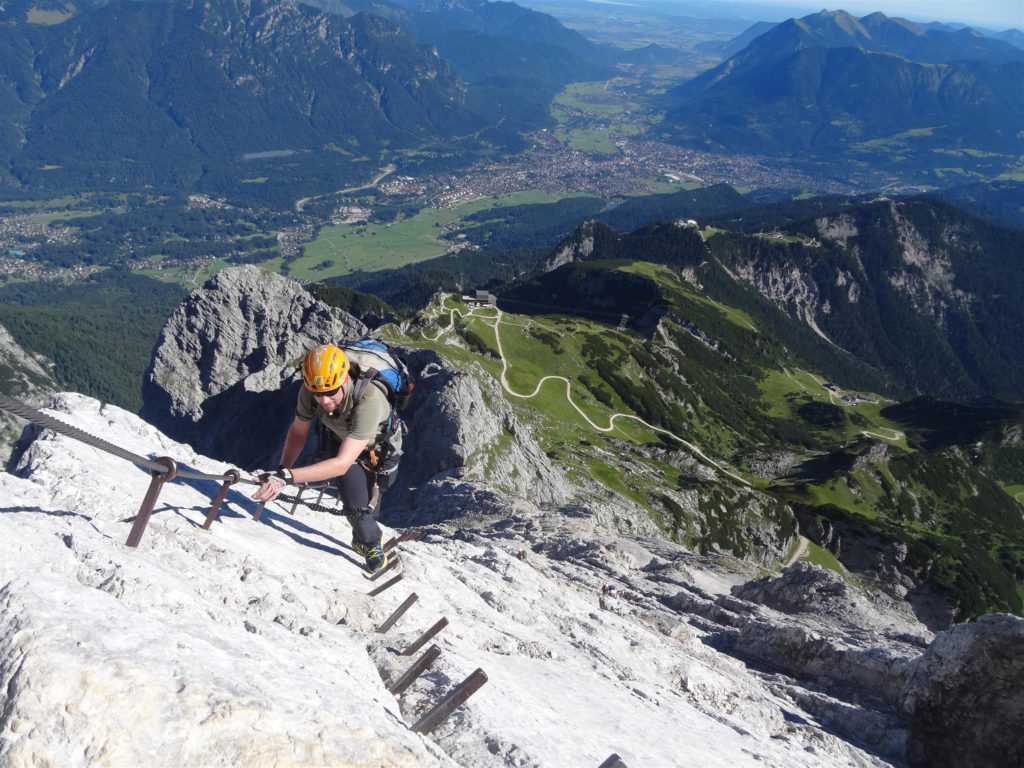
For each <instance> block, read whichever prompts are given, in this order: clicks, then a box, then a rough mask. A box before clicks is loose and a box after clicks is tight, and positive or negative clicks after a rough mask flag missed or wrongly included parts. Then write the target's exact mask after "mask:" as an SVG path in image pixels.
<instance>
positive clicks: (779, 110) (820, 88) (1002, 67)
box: [666, 12, 1024, 183]
mask: <svg viewBox="0 0 1024 768" xmlns="http://www.w3.org/2000/svg"><path fill="white" fill-rule="evenodd" d="M1022 78H1024V51H1022V50H1021V49H1019V48H1016V47H1014V46H1012V45H1010V44H1009V43H1006V42H1004V41H1001V40H995V39H992V38H989V37H985V36H983V35H980V34H978V33H976V32H974V31H973V30H969V29H966V30H958V31H955V32H951V31H945V30H936V29H930V30H926V29H924V28H922V27H919V26H918V25H915V24H911V23H910V22H906V21H903V20H900V19H889V18H886V17H885V16H883V15H882V14H872V15H871V16H867V17H864V18H863V19H859V20H858V19H855V18H853V17H852V16H850V15H849V14H846V13H844V12H834V13H831V12H822V13H819V14H814V15H812V16H807V17H804V18H802V19H791V20H789V21H787V22H783V23H781V24H778V25H776V26H775V27H773V28H772V29H771V30H769V31H768V32H766V33H765V34H763V35H761V36H760V37H758V38H756V39H755V40H753V41H752V42H751V43H750V44H749V45H748V46H747V47H746V48H745V49H744V50H742V51H741V52H739V53H737V54H736V55H734V56H733V57H732V58H730V59H728V60H727V61H725V62H723V63H722V64H720V65H719V66H717V67H715V68H714V69H712V70H709V71H708V72H705V73H704V74H702V75H699V76H697V77H696V78H694V79H692V80H690V81H688V82H686V83H683V84H682V85H680V86H677V87H676V88H674V89H673V90H671V91H670V93H669V95H668V97H667V100H666V104H667V107H668V113H667V116H666V121H667V124H668V125H671V126H673V127H672V130H673V131H674V135H675V136H676V137H677V139H679V140H681V141H683V142H684V143H692V144H695V145H697V146H702V147H703V146H711V147H716V148H718V149H719V150H721V151H746V152H756V153H764V154H776V153H778V154H790V153H799V152H802V151H806V152H810V153H811V156H810V157H809V158H808V162H811V163H812V164H813V163H814V162H820V163H821V164H822V168H823V169H826V172H827V169H828V168H831V169H832V172H836V173H841V172H842V171H840V170H839V168H840V167H842V166H844V165H845V166H847V171H846V173H849V168H850V167H852V168H853V169H854V170H856V169H857V168H858V167H859V168H861V169H869V170H873V171H878V172H882V173H885V172H886V168H887V166H891V165H892V164H893V163H894V162H897V158H898V159H899V160H898V161H899V162H900V163H902V165H900V166H898V167H899V171H898V172H899V173H902V174H904V177H905V178H907V179H910V178H918V179H931V180H932V183H941V181H942V177H941V174H940V175H939V176H936V175H935V174H936V171H935V168H936V167H938V168H942V167H944V165H945V162H944V160H945V159H946V158H945V157H944V156H945V155H948V156H949V157H950V159H951V158H952V157H956V156H959V155H963V152H962V150H964V149H970V150H972V151H974V150H976V151H978V152H981V153H984V152H989V153H995V154H998V155H1000V156H1001V157H1000V158H995V157H984V158H983V157H977V158H975V160H976V162H977V166H976V167H977V168H978V170H979V171H980V172H984V173H986V174H988V175H993V176H994V175H997V174H998V172H999V170H1004V169H1007V168H1011V167H1013V166H1014V165H1015V163H1016V159H1015V158H1016V157H1017V156H1019V155H1020V153H1021V149H1022V141H1024V139H1022V138H1021V137H1020V136H1019V131H1018V130H1017V128H1018V126H1019V125H1021V123H1022V121H1024V99H1021V97H1020V91H1019V89H1018V88H1017V87H1016V85H1015V84H1016V83H1018V82H1020V81H1021V79H1022ZM934 153H938V154H934ZM963 156H965V157H967V155H963ZM968 161H969V162H974V161H971V160H970V159H968ZM950 166H951V167H955V166H953V164H952V163H950ZM997 169H999V170H997ZM953 172H954V171H950V173H953ZM915 174H916V176H915Z"/></svg>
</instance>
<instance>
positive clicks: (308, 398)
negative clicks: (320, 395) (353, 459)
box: [295, 379, 391, 446]
mask: <svg viewBox="0 0 1024 768" xmlns="http://www.w3.org/2000/svg"><path fill="white" fill-rule="evenodd" d="M354 386H355V383H354V381H353V380H352V379H349V380H348V381H347V382H346V383H345V385H344V386H343V387H342V390H343V391H344V393H345V399H344V400H342V401H341V404H340V405H339V406H338V407H337V409H336V410H335V411H334V412H333V413H328V412H327V411H325V410H324V409H323V408H322V407H321V406H320V404H319V403H317V401H316V400H314V399H313V395H312V394H311V393H310V391H309V390H308V389H306V388H305V387H301V388H300V389H299V399H298V403H297V404H296V405H295V416H296V417H297V418H298V419H299V420H300V421H312V420H313V417H314V416H316V415H317V413H319V414H320V421H322V422H323V424H324V426H325V427H327V428H328V429H329V430H331V432H333V433H334V434H335V435H337V436H338V438H339V439H341V440H344V439H345V438H346V437H353V438H355V439H356V440H369V441H370V445H371V446H372V445H373V444H374V442H376V440H377V436H378V435H379V434H380V430H381V425H382V424H383V423H384V422H385V421H387V418H388V416H389V415H390V414H391V403H389V402H388V397H387V395H385V394H384V392H383V390H381V388H380V387H378V386H377V385H376V384H373V383H371V384H370V385H369V386H367V387H366V391H365V392H364V393H363V397H362V399H361V400H360V401H359V402H358V403H356V404H353V402H352V389H353V387H354Z"/></svg>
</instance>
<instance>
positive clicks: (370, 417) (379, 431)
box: [252, 344, 402, 573]
mask: <svg viewBox="0 0 1024 768" xmlns="http://www.w3.org/2000/svg"><path fill="white" fill-rule="evenodd" d="M351 368H352V366H351V363H350V361H349V358H348V356H347V355H346V354H345V351H344V350H343V349H341V348H340V347H337V346H335V345H334V344H324V345H321V346H319V347H315V348H314V349H312V350H310V351H309V352H308V353H307V354H306V357H305V359H304V360H303V363H302V379H303V382H304V386H303V387H302V389H301V390H300V391H299V397H298V403H297V404H296V406H295V418H294V419H293V420H292V423H291V426H290V427H289V428H288V435H287V437H286V438H285V441H284V448H283V449H282V451H281V465H280V467H279V468H278V469H277V470H276V471H273V472H267V471H260V472H258V473H257V474H256V475H255V478H254V479H256V480H257V481H258V482H259V483H260V487H259V490H257V491H256V493H254V494H253V496H252V498H253V499H255V500H257V501H271V500H273V499H275V498H277V496H278V494H279V493H281V491H282V489H283V488H284V487H285V486H286V485H288V484H289V483H311V482H316V481H318V480H333V479H335V478H337V490H338V498H339V499H340V501H341V502H342V510H343V513H344V515H345V517H346V518H347V519H348V521H349V523H350V524H351V525H352V548H353V549H354V550H355V551H356V552H358V553H359V554H360V555H362V556H363V557H364V558H365V559H366V569H367V570H368V571H370V572H371V573H375V572H377V571H379V570H381V569H382V568H384V566H386V565H387V561H388V558H387V554H386V553H385V552H384V541H383V534H382V532H381V529H380V526H379V525H378V524H377V513H378V511H379V507H380V492H381V491H382V490H383V489H384V488H386V487H387V485H389V484H390V482H391V480H392V479H393V477H394V470H395V469H396V468H397V456H398V455H400V454H401V440H402V430H401V429H399V428H397V427H398V424H399V423H400V420H399V419H398V418H397V415H396V414H395V412H394V407H393V404H392V403H391V402H390V401H389V395H388V391H387V387H386V386H385V385H384V384H381V383H379V382H378V380H377V379H373V380H370V381H367V380H365V379H364V380H362V381H360V380H359V379H358V378H354V377H353V376H352V375H350V374H349V372H350V369H351ZM353 373H357V371H353ZM364 382H365V383H364ZM359 385H362V386H359ZM317 415H319V417H320V422H321V424H322V425H323V427H325V428H326V429H323V430H321V431H322V432H323V433H324V434H325V436H326V438H327V441H328V443H329V445H330V453H329V454H328V457H327V458H325V459H323V460H322V461H317V462H316V463H313V464H310V465H308V466H305V467H298V468H296V467H294V464H295V461H296V460H297V459H298V458H299V454H300V453H301V452H302V449H303V447H304V446H305V445H306V440H307V438H308V437H309V432H310V428H311V425H312V423H313V419H314V417H316V416H317ZM321 442H323V438H322V441H321ZM335 448H336V450H334V449H335ZM323 449H324V445H323V444H322V445H321V452H322V451H323Z"/></svg>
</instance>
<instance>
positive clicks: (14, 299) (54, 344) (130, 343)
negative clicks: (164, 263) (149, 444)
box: [0, 270, 186, 413]
mask: <svg viewBox="0 0 1024 768" xmlns="http://www.w3.org/2000/svg"><path fill="white" fill-rule="evenodd" d="M185 294H186V292H185V290H184V289H183V288H181V287H180V286H177V285H168V284H165V283H161V282H158V281H156V280H151V279H150V278H147V277H141V276H139V275H133V274H132V273H130V272H126V271H121V270H110V271H107V272H103V273H101V274H98V275H96V276H94V277H91V278H89V279H88V280H85V281H83V282H80V283H72V284H68V285H64V284H58V283H22V284H17V285H8V286H4V287H2V288H0V324H2V325H4V326H5V327H6V328H7V329H8V330H9V331H10V333H11V335H12V336H13V337H14V339H15V341H17V342H18V344H20V345H21V346H22V347H24V348H25V349H28V350H31V351H33V352H38V353H41V354H43V355H45V356H46V357H47V358H49V359H50V360H52V361H53V362H54V364H55V370H54V374H55V376H56V378H57V381H58V383H59V384H60V385H61V386H63V387H66V388H68V389H71V390H74V391H76V392H82V393H83V394H87V395H90V396H91V397H95V398H97V399H99V400H103V401H105V402H109V403H113V404H114V405H119V406H121V407H122V408H125V409H127V410H129V411H132V412H133V413H137V412H138V411H139V409H140V408H141V407H142V394H141V390H142V378H143V374H144V373H145V371H146V368H147V367H148V366H149V363H150V360H151V358H152V354H153V348H154V346H155V345H156V342H157V339H158V338H159V336H160V330H161V329H162V328H163V326H164V323H165V322H167V318H168V317H169V316H170V314H171V312H172V311H173V310H174V309H175V308H176V307H177V306H178V304H180V303H181V301H182V299H183V298H184V297H185Z"/></svg>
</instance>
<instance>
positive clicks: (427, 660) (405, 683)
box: [388, 645, 441, 696]
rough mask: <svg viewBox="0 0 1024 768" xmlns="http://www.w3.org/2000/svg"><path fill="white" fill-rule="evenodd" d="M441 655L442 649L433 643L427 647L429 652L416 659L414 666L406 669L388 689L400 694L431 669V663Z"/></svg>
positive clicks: (397, 694)
mask: <svg viewBox="0 0 1024 768" xmlns="http://www.w3.org/2000/svg"><path fill="white" fill-rule="evenodd" d="M440 655H441V649H440V648H438V647H437V646H436V645H432V646H430V647H429V648H428V649H427V652H426V653H424V654H423V655H422V656H420V657H419V658H418V659H416V661H414V662H413V663H412V666H411V667H409V669H407V670H406V671H405V674H403V675H402V676H401V677H400V678H398V679H397V680H396V681H395V682H394V683H392V684H391V687H390V688H388V691H389V692H390V693H391V694H392V695H394V696H400V695H402V693H403V692H404V691H405V689H406V688H408V687H409V686H410V685H412V684H413V683H414V682H416V678H418V677H419V676H420V675H422V674H423V673H424V672H426V671H427V670H428V669H430V667H431V665H432V664H433V663H434V662H435V661H437V658H438V657H439V656H440Z"/></svg>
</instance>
